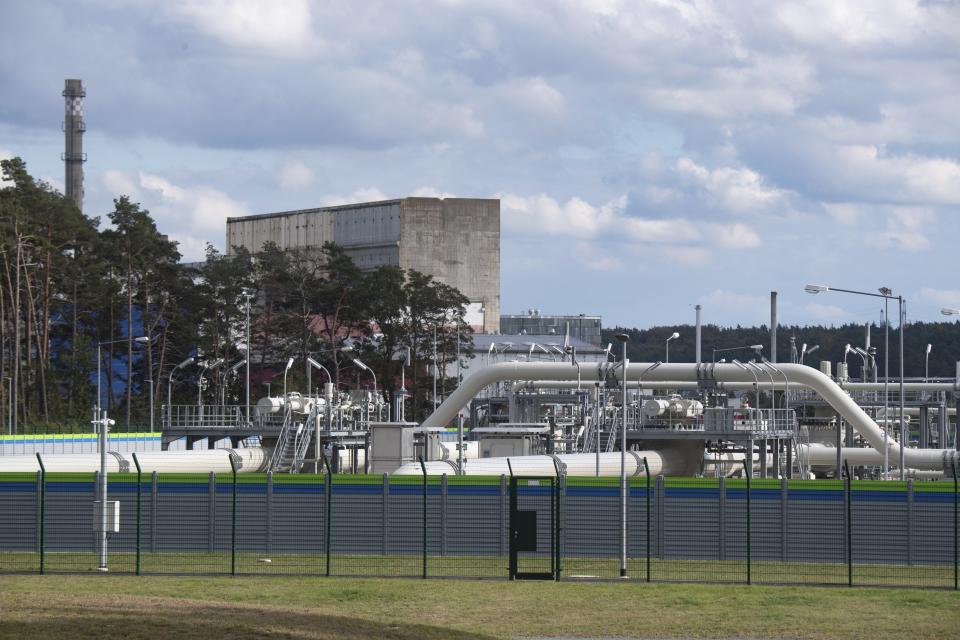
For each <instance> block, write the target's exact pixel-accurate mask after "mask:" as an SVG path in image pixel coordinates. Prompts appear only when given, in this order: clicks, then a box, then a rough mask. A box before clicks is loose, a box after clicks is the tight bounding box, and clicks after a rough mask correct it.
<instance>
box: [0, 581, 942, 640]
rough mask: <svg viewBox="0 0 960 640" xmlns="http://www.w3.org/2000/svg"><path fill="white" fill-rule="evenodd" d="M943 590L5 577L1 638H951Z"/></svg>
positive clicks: (0, 606)
mask: <svg viewBox="0 0 960 640" xmlns="http://www.w3.org/2000/svg"><path fill="white" fill-rule="evenodd" d="M958 627H960V594H958V593H956V592H951V591H916V590H899V589H859V588H856V589H847V588H842V589H841V588H826V587H819V588H811V587H758V586H754V587H748V586H740V585H686V584H683V585H677V584H653V585H647V584H636V583H630V584H612V583H560V584H556V583H510V582H502V581H497V582H490V581H479V580H458V581H448V580H409V579H351V578H335V579H324V578H256V577H244V578H229V577H226V578H202V577H149V578H137V577H130V576H5V577H4V578H3V580H2V581H0V638H23V637H44V638H84V637H90V638H92V637H97V638H114V637H115V638H124V639H125V640H138V639H140V638H143V639H144V640H146V639H147V638H150V639H151V640H154V639H156V638H164V637H177V638H184V639H186V640H193V639H200V638H203V639H211V640H216V639H219V638H231V639H235V640H236V639H240V640H242V639H245V638H258V637H265V636H268V637H276V638H324V639H331V640H341V639H344V640H346V639H350V640H352V639H354V638H370V637H379V638H385V639H394V638H396V639H406V638H411V639H412V638H423V639H425V640H431V639H433V638H451V639H453V640H457V639H468V638H478V639H479V638H514V637H523V636H574V637H597V636H619V637H628V638H661V637H687V638H734V637H736V638H744V637H755V638H756V637H759V638H791V639H795V638H810V639H821V638H863V639H865V640H866V639H870V640H874V639H875V638H877V637H906V636H909V637H911V638H916V639H923V638H947V637H955V634H956V630H957V628H958Z"/></svg>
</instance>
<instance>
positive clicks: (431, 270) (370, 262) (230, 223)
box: [226, 198, 500, 332]
mask: <svg viewBox="0 0 960 640" xmlns="http://www.w3.org/2000/svg"><path fill="white" fill-rule="evenodd" d="M267 242H273V243H275V244H276V245H277V246H279V247H280V248H281V249H294V248H319V247H322V246H323V244H324V243H325V242H334V243H336V244H338V245H340V246H342V247H343V248H344V249H345V250H346V251H347V253H348V255H350V257H351V258H353V260H354V261H355V262H356V264H357V266H359V267H360V268H362V269H374V268H376V267H379V266H381V265H393V266H398V267H400V268H401V269H404V270H406V269H416V270H417V271H420V272H422V273H426V274H429V275H432V276H433V277H434V278H436V279H437V280H438V281H440V282H443V283H444V284H447V285H450V286H452V287H456V288H457V289H459V290H460V291H461V292H462V293H463V294H464V295H465V296H466V297H467V298H469V299H470V302H471V304H470V307H469V308H468V309H467V320H468V322H469V323H470V324H471V325H473V326H474V327H475V329H476V330H478V331H484V332H496V331H498V330H499V328H500V201H499V200H496V199H481V198H401V199H397V200H384V201H381V202H366V203H359V204H348V205H340V206H335V207H320V208H316V209H301V210H298V211H281V212H277V213H267V214H261V215H254V216H244V217H242V218H227V237H226V246H227V254H228V255H229V254H231V253H232V252H233V251H234V247H243V248H245V249H247V250H249V251H251V252H253V253H256V252H258V251H260V250H261V249H262V248H263V245H264V244H265V243H267Z"/></svg>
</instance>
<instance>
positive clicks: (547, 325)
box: [500, 309, 601, 347]
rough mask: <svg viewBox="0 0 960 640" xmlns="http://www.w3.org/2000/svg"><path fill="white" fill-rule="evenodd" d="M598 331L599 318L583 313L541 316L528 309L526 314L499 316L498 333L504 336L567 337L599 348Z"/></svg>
mask: <svg viewBox="0 0 960 640" xmlns="http://www.w3.org/2000/svg"><path fill="white" fill-rule="evenodd" d="M600 329H601V318H600V316H589V315H586V314H583V313H581V314H579V315H542V314H541V313H540V310H539V309H530V310H528V311H527V313H519V314H515V315H506V314H505V315H501V316H500V333H502V334H503V335H505V336H522V335H551V336H556V335H560V336H569V337H571V338H577V339H578V340H582V341H583V342H586V343H588V344H592V345H593V346H595V347H599V346H600Z"/></svg>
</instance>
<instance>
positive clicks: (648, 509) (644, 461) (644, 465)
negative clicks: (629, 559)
mask: <svg viewBox="0 0 960 640" xmlns="http://www.w3.org/2000/svg"><path fill="white" fill-rule="evenodd" d="M643 470H644V472H646V474H647V491H646V493H647V582H650V463H649V462H647V457H646V456H644V457H643Z"/></svg>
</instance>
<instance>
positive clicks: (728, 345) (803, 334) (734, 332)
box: [602, 310, 960, 378]
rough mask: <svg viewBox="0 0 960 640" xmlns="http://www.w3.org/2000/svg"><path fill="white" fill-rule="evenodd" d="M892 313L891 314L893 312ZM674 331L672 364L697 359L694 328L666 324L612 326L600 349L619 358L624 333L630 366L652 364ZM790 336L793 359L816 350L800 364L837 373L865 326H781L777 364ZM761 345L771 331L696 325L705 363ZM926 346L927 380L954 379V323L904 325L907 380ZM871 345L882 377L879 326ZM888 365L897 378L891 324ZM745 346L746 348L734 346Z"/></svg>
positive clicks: (957, 344) (852, 364) (741, 355)
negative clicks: (823, 363) (823, 366)
mask: <svg viewBox="0 0 960 640" xmlns="http://www.w3.org/2000/svg"><path fill="white" fill-rule="evenodd" d="M894 313H895V310H894ZM674 332H677V333H679V334H680V337H679V338H677V339H675V340H671V341H670V361H671V362H694V360H695V357H696V345H695V340H696V337H695V328H694V327H693V326H691V325H671V326H662V327H651V328H649V329H627V328H623V327H613V328H610V329H604V330H603V332H602V334H603V342H604V346H606V345H607V344H609V343H613V345H614V346H613V352H614V355H615V356H617V357H618V358H619V356H620V343H619V342H618V341H617V339H616V337H615V336H616V335H617V334H620V333H625V334H627V335H628V336H629V338H630V340H629V342H628V343H627V357H628V358H629V359H630V360H631V361H633V362H656V361H657V360H663V359H664V358H665V357H666V355H665V354H666V340H667V338H669V337H670V336H671V335H672V334H673V333H674ZM791 337H792V338H794V345H795V346H796V350H797V352H798V353H797V355H798V356H799V355H800V353H802V349H803V345H804V344H806V345H807V348H808V349H811V348H813V347H814V346H817V347H818V348H817V350H816V351H814V352H813V353H810V354H809V355H807V356H806V357H805V358H804V361H803V363H804V364H806V365H810V366H813V367H817V366H819V363H820V361H821V360H829V361H830V362H831V363H832V365H831V366H832V369H833V372H834V373H836V366H837V363H838V362H843V361H844V355H845V351H846V345H848V344H849V345H851V346H853V347H860V348H861V349H862V348H864V346H865V345H866V339H867V325H866V324H844V325H841V326H837V327H824V326H807V327H800V326H792V325H781V326H780V327H778V329H777V361H778V362H790V361H791V343H790V338H791ZM757 344H760V345H763V350H762V354H763V356H764V357H766V358H767V359H771V360H772V358H770V329H769V327H767V326H765V325H761V326H759V327H741V326H736V327H720V326H717V325H709V324H708V325H703V326H702V327H701V360H702V361H704V362H710V361H711V360H712V359H713V357H714V349H731V350H729V351H722V352H719V353H717V354H716V359H717V361H719V360H720V359H721V358H724V359H726V361H727V362H730V361H731V360H732V359H733V358H737V359H739V360H746V359H749V358H751V357H753V355H754V352H753V350H752V349H750V348H749V346H750V345H757ZM928 344H929V345H931V350H930V356H929V372H930V377H931V378H936V377H941V378H942V377H949V378H952V377H954V376H955V375H956V371H957V361H958V360H960V325H958V323H956V322H909V319H908V321H907V323H906V325H905V326H904V334H903V354H904V358H903V366H904V375H905V376H906V377H908V378H923V377H924V376H925V375H926V370H927V364H928V363H927V360H928V358H927V356H926V349H927V345H928ZM870 345H871V346H872V347H876V360H877V364H878V367H879V376H881V377H882V376H883V371H884V369H883V367H884V326H883V325H882V323H873V324H872V325H871V327H870ZM889 345H890V349H889V367H890V375H891V376H893V377H896V376H899V374H900V330H899V327H898V326H897V325H896V323H894V322H893V321H891V326H890V334H889ZM738 347H746V348H738ZM846 362H847V364H848V367H849V373H850V375H851V376H852V377H857V378H859V377H862V373H861V371H862V369H863V358H862V357H861V356H859V355H857V354H856V353H850V354H847V356H846Z"/></svg>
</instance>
